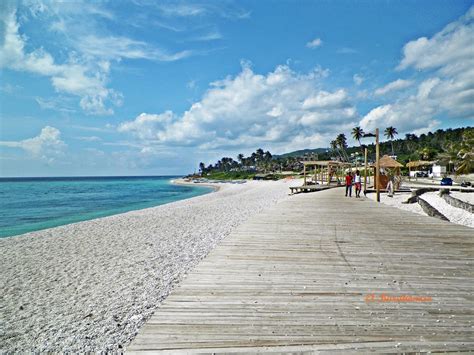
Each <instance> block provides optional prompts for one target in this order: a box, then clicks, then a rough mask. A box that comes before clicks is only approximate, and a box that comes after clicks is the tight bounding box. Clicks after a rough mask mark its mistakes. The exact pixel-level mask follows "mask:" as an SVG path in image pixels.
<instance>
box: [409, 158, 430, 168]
mask: <svg viewBox="0 0 474 355" xmlns="http://www.w3.org/2000/svg"><path fill="white" fill-rule="evenodd" d="M430 165H433V162H432V161H427V160H415V161H410V162H408V163H407V168H417V167H419V166H430Z"/></svg>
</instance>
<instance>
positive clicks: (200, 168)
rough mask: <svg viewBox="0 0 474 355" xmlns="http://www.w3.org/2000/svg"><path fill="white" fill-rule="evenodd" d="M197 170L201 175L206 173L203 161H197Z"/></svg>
mask: <svg viewBox="0 0 474 355" xmlns="http://www.w3.org/2000/svg"><path fill="white" fill-rule="evenodd" d="M199 171H200V172H201V175H204V174H205V173H206V165H204V163H203V162H200V163H199Z"/></svg>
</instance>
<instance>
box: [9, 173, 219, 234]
mask: <svg viewBox="0 0 474 355" xmlns="http://www.w3.org/2000/svg"><path fill="white" fill-rule="evenodd" d="M173 178H176V177H170V176H144V177H57V178H0V237H9V236H13V235H18V234H23V233H26V232H31V231H36V230H40V229H45V228H51V227H56V226H61V225H64V224H68V223H73V222H79V221H85V220H89V219H93V218H98V217H104V216H110V215H113V214H117V213H122V212H127V211H132V210H138V209H142V208H147V207H152V206H158V205H163V204H165V203H169V202H174V201H178V200H183V199H187V198H190V197H194V196H198V195H202V194H206V193H208V192H211V191H212V188H209V187H202V186H182V185H173V184H172V183H171V180H172V179H173Z"/></svg>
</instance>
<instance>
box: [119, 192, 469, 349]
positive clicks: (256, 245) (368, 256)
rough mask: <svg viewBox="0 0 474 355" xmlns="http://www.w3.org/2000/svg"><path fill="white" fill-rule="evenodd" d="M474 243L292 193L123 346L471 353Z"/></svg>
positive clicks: (349, 202) (455, 233) (213, 256)
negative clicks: (390, 298) (424, 299)
mask: <svg viewBox="0 0 474 355" xmlns="http://www.w3.org/2000/svg"><path fill="white" fill-rule="evenodd" d="M316 186H318V185H316ZM366 216H370V222H371V223H368V221H367V220H365V218H367V217H366ZM375 221H376V223H374V222H375ZM473 246H474V233H473V230H472V229H470V228H467V227H463V226H459V225H455V224H451V223H449V222H444V221H439V220H435V219H433V218H430V217H425V216H421V215H415V214H412V213H409V212H406V211H402V210H398V209H395V208H391V207H388V206H385V205H380V204H377V203H375V202H373V201H371V200H368V199H364V198H361V199H355V198H353V199H349V198H345V197H343V194H342V192H341V190H340V189H328V190H325V191H319V192H317V193H315V194H299V195H296V196H292V197H291V198H289V199H287V200H285V201H283V202H280V203H278V204H277V205H276V206H274V207H273V208H271V209H269V210H267V211H264V212H263V213H260V214H259V215H256V216H254V217H252V218H251V219H250V220H249V221H247V222H246V223H244V224H243V225H241V226H239V227H238V228H236V230H235V231H234V232H233V233H232V234H231V235H229V236H228V237H227V238H226V239H225V240H223V241H222V242H221V244H220V245H218V246H217V247H216V248H215V249H214V250H213V251H211V253H210V254H209V255H208V257H207V258H206V259H204V260H202V262H201V263H200V264H199V265H198V266H197V267H196V268H195V269H194V270H193V271H192V272H190V273H189V275H188V276H187V277H186V279H185V280H184V281H183V282H182V283H181V285H180V286H178V287H177V288H176V289H175V290H174V291H173V292H172V294H171V295H170V296H169V297H168V298H167V299H166V300H165V301H164V302H163V303H162V304H161V305H160V306H159V308H158V309H157V310H156V312H155V313H154V314H153V316H152V317H151V318H150V319H149V320H148V321H147V323H146V324H145V325H144V326H143V327H142V328H141V330H140V332H139V334H138V335H137V337H136V338H135V339H134V340H133V341H132V343H131V344H130V346H129V347H127V351H128V352H131V353H134V352H137V353H138V352H153V353H156V352H163V353H167V352H171V353H175V352H180V353H190V354H192V353H200V354H202V353H228V352H235V353H263V352H267V353H279V352H281V353H286V352H300V353H304V352H311V351H331V350H339V351H357V352H368V351H377V352H413V351H415V352H425V351H441V352H445V351H469V350H474V342H473V341H472V340H473V339H474V292H473V291H474V273H473V265H474V248H473ZM372 294H373V295H374V297H375V299H376V300H377V301H368V300H367V295H372ZM382 295H389V296H402V295H409V296H427V297H431V300H430V301H429V302H386V301H382Z"/></svg>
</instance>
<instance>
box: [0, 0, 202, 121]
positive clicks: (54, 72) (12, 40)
mask: <svg viewBox="0 0 474 355" xmlns="http://www.w3.org/2000/svg"><path fill="white" fill-rule="evenodd" d="M15 5H16V4H15V3H14V2H7V3H2V11H1V14H0V21H1V22H0V26H1V27H3V28H2V29H3V31H2V35H3V37H4V38H3V43H0V68H8V69H11V70H15V71H23V72H29V73H33V74H37V75H41V76H45V77H48V78H49V79H50V80H51V84H52V86H53V87H54V89H55V90H56V91H57V92H58V93H62V94H64V93H67V94H70V95H74V96H77V97H79V98H80V100H79V105H80V107H81V108H82V109H83V110H84V111H85V112H86V113H87V114H94V115H110V114H113V113H114V111H113V107H114V106H120V105H121V104H122V101H123V96H122V94H121V93H120V92H117V91H116V90H114V89H111V88H109V87H108V86H109V76H110V67H111V64H112V62H113V61H116V62H118V61H120V60H122V59H146V60H156V61H167V62H169V61H176V60H180V59H183V58H186V57H188V56H190V55H192V54H193V53H192V51H190V50H182V51H177V52H173V53H171V52H168V51H166V50H163V49H160V48H157V47H156V46H152V45H150V44H148V43H146V42H143V41H136V40H133V39H131V38H128V37H125V36H114V35H108V34H107V35H104V34H103V33H104V30H103V29H102V28H101V27H100V26H99V25H98V22H97V21H96V18H100V19H102V20H104V19H105V20H114V19H115V17H114V15H113V14H112V13H111V12H110V11H108V10H105V9H103V8H102V7H100V6H99V5H97V4H90V3H81V2H79V3H69V2H65V3H62V2H61V3H56V2H53V3H49V2H43V1H37V0H29V1H26V3H19V4H18V7H19V9H16V8H15ZM20 10H21V12H20ZM28 14H29V16H30V18H28ZM31 19H33V20H35V21H36V22H35V24H36V25H40V24H43V23H51V25H49V26H48V27H47V29H48V28H49V29H50V30H52V31H54V32H57V33H56V39H57V40H58V43H59V45H60V46H61V52H64V51H65V53H66V56H67V57H66V59H64V60H62V62H58V61H57V58H54V56H53V55H52V54H51V53H53V52H48V51H47V50H46V49H45V48H44V47H43V46H44V45H47V46H48V45H51V43H42V46H41V47H38V48H34V47H33V48H31V44H32V42H33V41H29V40H28V37H27V36H26V35H24V34H21V29H22V28H23V27H22V26H21V24H22V23H23V22H27V21H30V20H31ZM101 25H102V26H103V21H102V22H101ZM20 27H22V28H20ZM39 28H40V27H39ZM45 38H47V37H45ZM53 46H54V45H53ZM30 48H31V49H30ZM58 57H59V56H58Z"/></svg>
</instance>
